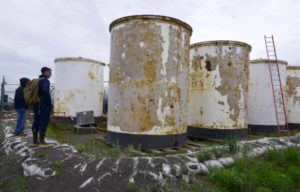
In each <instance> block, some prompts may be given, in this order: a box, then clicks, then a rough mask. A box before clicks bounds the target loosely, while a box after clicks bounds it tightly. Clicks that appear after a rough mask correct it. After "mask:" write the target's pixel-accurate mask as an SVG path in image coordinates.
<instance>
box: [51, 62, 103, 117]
mask: <svg viewBox="0 0 300 192" xmlns="http://www.w3.org/2000/svg"><path fill="white" fill-rule="evenodd" d="M103 66H104V64H103V63H101V62H99V61H95V60H91V59H86V58H81V57H79V58H58V59H55V68H56V76H55V90H54V112H55V116H65V117H75V116H76V112H79V111H94V115H95V116H96V117H99V116H101V115H102V105H103V101H102V100H101V99H103V92H104V89H103ZM79 72H80V74H81V75H80V78H78V77H74V74H78V73H79Z"/></svg>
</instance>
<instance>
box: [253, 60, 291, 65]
mask: <svg viewBox="0 0 300 192" xmlns="http://www.w3.org/2000/svg"><path fill="white" fill-rule="evenodd" d="M275 62H276V61H275V60H268V59H253V60H250V62H249V63H250V64H266V63H275ZM277 62H278V64H284V65H287V64H288V62H286V61H283V60H277Z"/></svg>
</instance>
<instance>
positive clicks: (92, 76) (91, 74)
mask: <svg viewBox="0 0 300 192" xmlns="http://www.w3.org/2000/svg"><path fill="white" fill-rule="evenodd" d="M88 77H89V78H90V79H91V80H95V79H96V76H95V74H94V73H93V72H91V71H89V72H88Z"/></svg>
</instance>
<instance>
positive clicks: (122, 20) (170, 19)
mask: <svg viewBox="0 0 300 192" xmlns="http://www.w3.org/2000/svg"><path fill="white" fill-rule="evenodd" d="M130 20H144V21H146V20H157V21H164V22H167V23H172V24H176V25H181V26H183V27H185V28H187V29H188V30H189V31H190V33H191V35H192V32H193V29H192V27H191V26H190V25H189V24H187V23H186V22H183V21H181V20H179V19H176V18H173V17H167V16H163V15H131V16H127V17H121V18H119V19H116V20H114V21H113V22H111V24H110V25H109V32H111V30H112V29H113V28H114V27H115V26H116V25H119V24H122V23H125V22H127V21H130Z"/></svg>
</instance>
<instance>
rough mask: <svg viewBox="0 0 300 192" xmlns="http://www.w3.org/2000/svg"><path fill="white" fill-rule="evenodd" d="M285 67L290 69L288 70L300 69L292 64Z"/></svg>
mask: <svg viewBox="0 0 300 192" xmlns="http://www.w3.org/2000/svg"><path fill="white" fill-rule="evenodd" d="M286 69H290V70H300V66H292V65H289V66H287V67H286Z"/></svg>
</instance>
